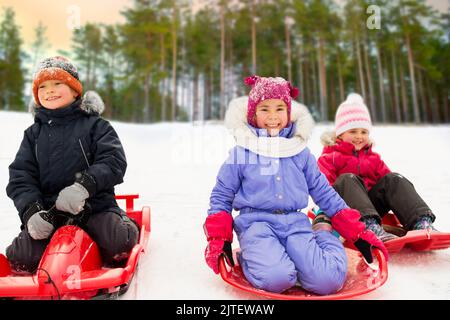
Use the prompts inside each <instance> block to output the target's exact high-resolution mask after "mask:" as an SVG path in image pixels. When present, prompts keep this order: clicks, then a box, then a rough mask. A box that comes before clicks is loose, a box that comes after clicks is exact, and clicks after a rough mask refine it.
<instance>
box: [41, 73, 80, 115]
mask: <svg viewBox="0 0 450 320" xmlns="http://www.w3.org/2000/svg"><path fill="white" fill-rule="evenodd" d="M77 96H78V93H77V92H76V91H75V90H73V89H72V88H71V87H69V86H68V85H66V84H65V83H64V82H63V81H60V80H47V81H44V82H42V83H41V84H40V85H39V88H38V97H39V102H40V103H41V105H42V106H44V107H45V108H47V109H52V110H54V109H59V108H63V107H66V106H68V105H69V104H71V103H72V102H74V101H75V99H76V98H77Z"/></svg>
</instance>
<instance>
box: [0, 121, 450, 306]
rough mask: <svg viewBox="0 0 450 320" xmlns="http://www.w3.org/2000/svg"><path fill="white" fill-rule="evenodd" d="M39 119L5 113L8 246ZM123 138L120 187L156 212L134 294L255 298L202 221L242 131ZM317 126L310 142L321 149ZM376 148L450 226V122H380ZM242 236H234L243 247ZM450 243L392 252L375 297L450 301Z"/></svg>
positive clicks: (164, 130)
mask: <svg viewBox="0 0 450 320" xmlns="http://www.w3.org/2000/svg"><path fill="white" fill-rule="evenodd" d="M31 123H32V118H31V116H30V115H29V114H25V113H14V112H0V146H1V148H0V190H1V197H0V221H1V222H2V223H1V224H0V252H4V250H5V248H6V246H8V245H9V244H10V243H11V241H12V239H13V238H14V237H15V236H16V235H17V233H18V232H19V218H18V215H17V213H16V210H15V208H14V205H13V203H12V201H11V200H10V199H9V198H8V197H7V196H6V192H5V187H6V184H7V182H8V165H9V164H10V163H11V162H12V160H13V158H14V156H15V154H16V152H17V150H18V148H19V144H20V142H21V139H22V137H23V130H24V129H25V128H26V127H28V126H29V125H30V124H31ZM113 126H114V127H115V129H116V131H117V132H118V134H119V136H120V137H121V139H122V143H123V145H124V148H125V151H126V155H127V159H128V170H127V173H126V176H125V182H124V183H123V184H122V185H120V186H118V187H117V189H116V193H118V194H120V193H139V194H140V199H139V200H138V201H137V206H138V207H140V206H143V205H149V206H151V210H152V233H151V235H150V240H149V246H148V248H147V255H146V256H145V257H144V259H143V261H142V263H141V267H140V271H139V274H138V277H137V278H138V280H139V283H138V286H133V287H132V288H131V289H130V291H129V292H128V293H127V294H126V295H125V297H124V298H125V299H173V300H184V299H194V300H195V299H204V300H209V299H255V298H256V297H255V296H252V295H249V294H245V293H242V292H240V291H238V290H236V289H234V288H231V287H230V286H228V285H227V284H226V283H224V282H223V281H222V280H221V279H220V277H219V276H216V275H215V274H214V273H213V272H212V271H211V270H210V269H209V268H208V267H207V266H206V264H205V262H204V258H203V252H204V248H205V245H206V241H205V237H204V235H203V230H202V225H203V222H204V219H205V217H206V210H207V208H208V202H209V195H210V192H211V189H212V187H213V186H214V183H215V178H216V174H217V171H218V169H219V166H220V165H221V164H222V162H223V161H224V160H225V157H226V155H227V152H228V150H229V148H231V147H232V146H233V139H232V137H231V136H230V135H229V134H228V132H227V131H226V129H225V128H224V127H223V126H222V125H220V124H210V125H205V126H192V125H191V124H184V123H176V124H169V123H162V124H155V125H138V124H124V123H117V122H113ZM328 129H330V125H317V126H316V127H315V129H314V134H313V137H312V139H311V142H310V144H309V147H310V148H311V150H312V152H313V153H314V154H315V155H316V157H317V156H319V155H320V152H321V149H322V147H321V145H320V139H319V137H320V135H321V133H322V132H323V131H325V130H328ZM372 137H373V138H374V140H375V142H376V144H375V147H374V150H375V151H377V152H379V153H381V155H382V158H383V159H384V161H385V162H386V163H387V164H388V166H389V167H390V169H391V170H392V171H396V172H400V173H402V174H403V175H404V176H406V177H407V178H408V179H410V180H411V181H412V182H413V183H414V185H415V187H416V189H417V190H418V192H419V194H420V195H421V196H422V198H423V199H424V200H425V201H426V202H427V203H428V205H429V206H430V207H431V209H432V210H433V211H434V213H435V214H436V216H437V220H436V223H435V226H436V228H437V229H439V230H442V231H450V196H449V190H450V188H449V187H450V165H449V163H450V162H449V160H450V141H449V140H450V126H449V125H443V126H376V127H375V129H374V132H373V134H372ZM236 245H237V244H236V243H235V246H236ZM449 270H450V249H447V250H443V251H436V252H428V253H415V252H412V251H408V250H405V251H404V252H402V253H400V254H396V255H392V256H391V259H390V261H389V279H388V281H387V283H386V284H385V285H384V286H383V287H381V288H379V289H378V290H376V291H374V292H372V293H370V294H368V295H365V296H362V297H361V298H366V299H450V273H449Z"/></svg>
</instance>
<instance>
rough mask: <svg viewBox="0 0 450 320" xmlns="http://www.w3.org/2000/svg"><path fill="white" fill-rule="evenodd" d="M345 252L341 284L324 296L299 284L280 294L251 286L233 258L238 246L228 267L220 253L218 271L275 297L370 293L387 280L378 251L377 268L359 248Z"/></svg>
mask: <svg viewBox="0 0 450 320" xmlns="http://www.w3.org/2000/svg"><path fill="white" fill-rule="evenodd" d="M345 251H346V253H347V258H348V273H347V279H346V281H345V284H344V287H343V288H342V289H341V290H339V291H338V292H336V293H334V294H330V295H325V296H321V295H317V294H314V293H311V292H308V291H305V290H304V289H303V288H301V287H299V286H294V287H292V288H290V289H288V290H286V291H284V292H282V293H273V292H269V291H265V290H260V289H257V288H255V287H253V286H252V285H251V284H250V283H249V282H248V281H247V280H246V279H245V276H244V273H243V272H242V269H241V267H240V265H239V260H238V259H237V257H236V254H237V253H238V252H239V249H236V250H234V251H233V258H234V261H235V266H234V267H230V266H228V265H227V263H226V262H225V258H224V257H223V256H222V257H221V258H220V260H219V272H220V275H221V276H222V279H223V280H224V281H225V282H227V283H228V284H230V285H232V286H233V287H236V288H239V289H241V290H244V291H246V292H250V293H252V294H256V295H259V296H263V297H267V298H272V299H278V300H338V299H348V298H352V297H356V296H360V295H363V294H366V293H368V292H371V291H373V290H375V289H377V288H378V287H380V286H382V285H383V284H384V283H385V282H386V280H387V277H388V269H387V262H386V259H385V257H384V255H383V253H382V252H381V251H379V250H378V249H375V250H374V252H373V253H374V257H375V258H376V260H377V261H378V268H377V269H376V270H374V269H371V268H369V266H368V265H367V264H366V263H365V262H364V260H363V259H362V258H361V254H360V253H359V252H358V251H356V250H353V249H350V248H346V249H345Z"/></svg>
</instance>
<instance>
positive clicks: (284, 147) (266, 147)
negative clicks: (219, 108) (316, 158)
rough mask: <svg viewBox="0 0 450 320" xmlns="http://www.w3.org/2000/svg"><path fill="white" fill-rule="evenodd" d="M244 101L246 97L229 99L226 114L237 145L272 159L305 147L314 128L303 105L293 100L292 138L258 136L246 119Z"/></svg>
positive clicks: (246, 99)
mask: <svg viewBox="0 0 450 320" xmlns="http://www.w3.org/2000/svg"><path fill="white" fill-rule="evenodd" d="M247 102H248V97H247V96H243V97H239V98H235V99H233V100H231V101H230V103H229V107H228V111H227V113H226V115H225V126H226V127H227V129H228V130H230V131H231V133H232V134H233V136H234V137H235V139H236V144H237V145H238V146H241V147H243V148H245V149H248V150H250V151H252V152H254V153H256V154H259V155H262V156H266V157H275V158H287V157H292V156H294V155H296V154H298V153H300V152H301V151H302V150H303V149H304V148H305V147H306V144H307V142H308V140H309V138H310V137H311V134H312V129H313V127H314V120H313V118H312V116H311V114H310V113H309V111H308V108H307V107H306V106H304V105H302V104H300V103H298V102H296V101H292V106H291V121H292V122H294V123H295V132H294V134H293V136H292V137H290V138H284V137H258V136H257V135H256V134H255V133H254V132H253V131H252V129H251V128H250V127H249V124H248V122H247Z"/></svg>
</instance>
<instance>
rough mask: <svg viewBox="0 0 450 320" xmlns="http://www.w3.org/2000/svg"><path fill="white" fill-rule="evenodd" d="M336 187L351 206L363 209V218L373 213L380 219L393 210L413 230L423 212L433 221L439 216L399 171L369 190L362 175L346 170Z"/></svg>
mask: <svg viewBox="0 0 450 320" xmlns="http://www.w3.org/2000/svg"><path fill="white" fill-rule="evenodd" d="M333 188H334V189H335V190H336V192H337V193H339V195H340V196H341V198H342V199H344V201H345V202H346V203H347V205H348V206H349V207H351V208H353V209H356V210H358V211H359V212H360V213H361V217H362V218H366V217H373V218H375V219H376V220H377V221H378V222H379V223H381V218H382V217H383V216H384V215H385V214H386V213H388V212H389V211H390V210H392V211H393V212H394V214H395V216H396V217H397V219H398V220H399V221H400V223H401V224H402V225H403V226H404V227H405V229H406V230H410V229H411V228H412V227H413V226H414V224H415V223H416V221H417V220H418V219H419V218H420V217H422V216H424V215H428V216H430V217H431V218H432V220H433V221H434V220H435V218H436V217H435V216H434V214H433V213H432V212H431V210H430V208H429V207H428V205H427V204H426V203H425V201H423V199H422V198H421V197H420V196H419V195H418V194H417V191H416V189H415V188H414V185H413V184H412V183H411V182H410V181H409V180H408V179H406V178H405V177H404V176H402V175H401V174H398V173H393V172H391V173H388V174H387V175H385V176H384V177H383V178H381V179H380V180H378V182H377V183H376V184H375V185H374V186H373V187H372V188H371V189H370V190H367V188H366V187H365V185H364V182H363V180H362V179H361V177H359V176H357V175H355V174H352V173H345V174H342V175H340V176H339V177H338V178H337V179H336V181H335V182H334V184H333Z"/></svg>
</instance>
